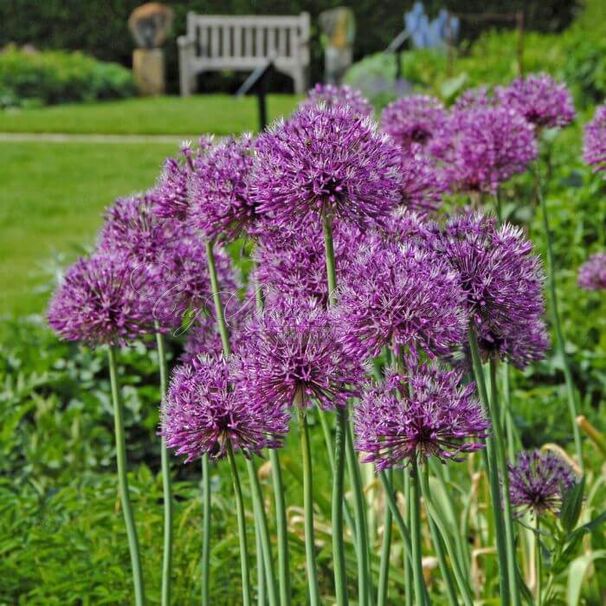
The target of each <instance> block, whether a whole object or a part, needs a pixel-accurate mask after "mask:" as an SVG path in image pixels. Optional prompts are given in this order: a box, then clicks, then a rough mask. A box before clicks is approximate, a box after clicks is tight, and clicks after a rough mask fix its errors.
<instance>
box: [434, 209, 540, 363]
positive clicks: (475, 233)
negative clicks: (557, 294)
mask: <svg viewBox="0 0 606 606" xmlns="http://www.w3.org/2000/svg"><path fill="white" fill-rule="evenodd" d="M435 244H436V247H437V249H438V250H439V251H440V252H441V253H442V254H443V255H445V257H446V259H448V261H449V262H450V264H451V265H452V267H453V269H454V270H455V271H456V272H457V273H458V274H459V281H460V284H461V287H462V288H463V290H464V291H465V293H466V300H467V308H468V310H469V313H470V315H471V317H472V319H473V323H474V325H475V328H476V330H477V332H478V338H479V343H480V347H481V349H482V351H483V352H484V354H485V355H487V356H490V355H496V356H498V357H500V358H505V359H507V360H509V361H510V362H512V363H513V364H515V365H516V366H518V367H520V368H524V367H525V366H527V365H528V364H529V363H530V362H531V361H533V360H539V359H541V358H543V357H544V354H545V351H546V350H547V348H548V347H549V339H548V336H547V332H546V329H545V324H544V322H543V315H544V311H545V308H544V300H543V292H542V290H543V281H544V274H543V269H542V266H541V262H540V260H539V258H538V257H537V256H536V255H534V254H533V251H532V244H531V242H530V241H529V240H528V239H527V238H525V237H524V234H523V233H522V231H521V230H520V229H519V228H517V227H513V226H512V225H510V224H504V225H502V226H501V227H498V228H497V226H496V221H495V219H494V217H490V216H483V215H481V214H480V213H476V214H474V213H463V214H460V215H458V216H455V217H453V218H452V219H451V220H450V221H449V222H448V223H447V224H446V228H445V230H444V231H443V232H442V233H441V235H439V237H438V238H436V240H435Z"/></svg>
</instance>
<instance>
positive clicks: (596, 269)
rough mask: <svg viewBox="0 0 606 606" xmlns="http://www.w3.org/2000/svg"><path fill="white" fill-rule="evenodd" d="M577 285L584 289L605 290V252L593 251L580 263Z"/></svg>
mask: <svg viewBox="0 0 606 606" xmlns="http://www.w3.org/2000/svg"><path fill="white" fill-rule="evenodd" d="M579 286H580V287H581V288H584V289H585V290H606V253H603V252H602V253H595V254H594V255H591V257H589V259H588V260H587V261H585V263H583V265H581V269H580V270H579Z"/></svg>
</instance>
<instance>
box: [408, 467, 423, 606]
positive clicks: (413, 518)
mask: <svg viewBox="0 0 606 606" xmlns="http://www.w3.org/2000/svg"><path fill="white" fill-rule="evenodd" d="M410 505H411V508H410V535H411V547H412V579H413V583H414V587H415V597H416V603H417V604H422V603H423V601H424V600H425V596H426V594H427V589H426V587H425V579H424V578H423V559H422V545H421V501H420V496H419V469H418V466H417V461H416V459H413V461H412V471H411V474H410Z"/></svg>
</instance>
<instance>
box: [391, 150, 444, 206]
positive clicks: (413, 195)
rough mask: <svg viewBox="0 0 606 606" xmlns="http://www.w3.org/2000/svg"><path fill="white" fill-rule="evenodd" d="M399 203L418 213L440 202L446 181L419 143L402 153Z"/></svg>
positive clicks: (438, 204)
mask: <svg viewBox="0 0 606 606" xmlns="http://www.w3.org/2000/svg"><path fill="white" fill-rule="evenodd" d="M400 171H401V178H402V185H401V189H400V191H401V193H402V200H401V205H402V206H405V207H406V208H408V209H410V210H413V211H415V212H418V213H431V212H433V211H436V210H437V209H438V208H439V207H440V205H441V204H442V197H443V195H444V192H446V190H447V189H448V183H446V181H445V180H444V179H443V178H442V175H441V173H440V171H438V170H437V169H436V166H435V163H434V162H433V161H432V160H431V159H430V158H429V157H428V156H427V155H426V154H424V153H423V150H422V148H421V147H420V146H419V145H416V144H415V145H412V146H411V147H410V149H409V150H408V151H406V152H404V153H403V154H402V158H401V164H400Z"/></svg>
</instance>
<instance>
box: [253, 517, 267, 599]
mask: <svg viewBox="0 0 606 606" xmlns="http://www.w3.org/2000/svg"><path fill="white" fill-rule="evenodd" d="M256 514H257V512H256V511H255V551H256V554H257V604H258V606H265V604H266V598H265V570H264V566H265V562H264V561H263V546H262V545H261V533H260V532H258V531H257V530H256V528H257V527H258V522H257V515H256Z"/></svg>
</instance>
